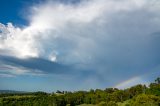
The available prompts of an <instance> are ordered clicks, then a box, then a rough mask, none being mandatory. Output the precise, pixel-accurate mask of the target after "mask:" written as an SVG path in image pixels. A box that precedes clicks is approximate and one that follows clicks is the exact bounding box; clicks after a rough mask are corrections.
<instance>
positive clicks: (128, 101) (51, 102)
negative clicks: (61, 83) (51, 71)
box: [0, 78, 160, 106]
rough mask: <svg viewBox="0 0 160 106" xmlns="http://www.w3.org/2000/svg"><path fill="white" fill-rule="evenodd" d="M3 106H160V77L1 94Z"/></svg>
mask: <svg viewBox="0 0 160 106" xmlns="http://www.w3.org/2000/svg"><path fill="white" fill-rule="evenodd" d="M0 106H160V78H157V79H156V80H155V82H152V83H150V84H149V85H148V86H146V85H142V84H138V85H135V86H132V87H130V88H126V89H123V90H122V89H117V88H106V89H103V90H102V89H90V90H89V91H74V92H71V91H59V90H57V91H56V92H53V93H46V92H42V91H38V92H24V93H23V92H22V93H20V92H19V93H1V94H0Z"/></svg>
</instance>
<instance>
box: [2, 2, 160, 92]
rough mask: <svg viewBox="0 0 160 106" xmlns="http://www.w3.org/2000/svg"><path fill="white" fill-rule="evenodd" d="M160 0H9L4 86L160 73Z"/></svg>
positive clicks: (29, 87) (122, 81) (27, 87)
mask: <svg viewBox="0 0 160 106" xmlns="http://www.w3.org/2000/svg"><path fill="white" fill-rule="evenodd" d="M159 11H160V1H159V0H39V1H38V0H14V2H12V1H10V0H1V1H0V14H1V15H0V89H9V90H23V91H37V90H43V91H47V92H51V91H55V90H57V89H59V90H89V89H91V88H93V89H95V88H102V89H104V88H106V87H118V88H126V87H130V86H132V85H135V84H138V83H145V84H148V83H150V82H153V81H154V79H156V77H158V76H159V75H160V56H159V55H160V12H159Z"/></svg>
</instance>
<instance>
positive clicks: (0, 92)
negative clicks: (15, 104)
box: [0, 90, 26, 94]
mask: <svg viewBox="0 0 160 106" xmlns="http://www.w3.org/2000/svg"><path fill="white" fill-rule="evenodd" d="M6 93H26V92H25V91H14V90H0V94H6Z"/></svg>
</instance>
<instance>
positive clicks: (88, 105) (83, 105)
mask: <svg viewBox="0 0 160 106" xmlns="http://www.w3.org/2000/svg"><path fill="white" fill-rule="evenodd" d="M78 106H97V105H93V104H81V105H78Z"/></svg>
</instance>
